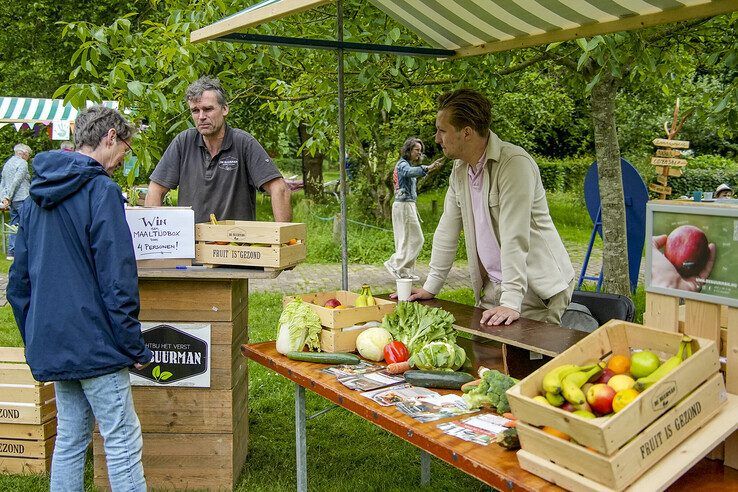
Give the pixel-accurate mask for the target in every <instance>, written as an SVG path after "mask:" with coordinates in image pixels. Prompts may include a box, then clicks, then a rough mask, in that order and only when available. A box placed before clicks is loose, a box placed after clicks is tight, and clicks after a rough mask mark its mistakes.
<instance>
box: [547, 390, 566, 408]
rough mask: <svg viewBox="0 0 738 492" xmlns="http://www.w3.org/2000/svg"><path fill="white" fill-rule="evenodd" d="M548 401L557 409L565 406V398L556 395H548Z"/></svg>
mask: <svg viewBox="0 0 738 492" xmlns="http://www.w3.org/2000/svg"><path fill="white" fill-rule="evenodd" d="M546 400H547V401H548V402H549V403H550V404H551V405H553V406H555V407H560V406H561V405H563V404H564V397H563V396H561V395H558V394H556V393H546Z"/></svg>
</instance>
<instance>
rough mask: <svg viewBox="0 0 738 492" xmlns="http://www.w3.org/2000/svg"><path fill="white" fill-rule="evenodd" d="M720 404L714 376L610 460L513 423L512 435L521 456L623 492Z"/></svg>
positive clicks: (720, 388) (719, 381)
mask: <svg viewBox="0 0 738 492" xmlns="http://www.w3.org/2000/svg"><path fill="white" fill-rule="evenodd" d="M726 401H727V393H726V391H725V384H724V383H723V378H722V376H721V375H720V374H714V375H713V376H712V377H711V378H710V379H709V380H708V381H707V382H706V383H705V384H703V385H700V386H699V387H698V388H697V389H696V390H694V391H693V392H692V393H690V394H689V395H687V396H686V397H685V398H683V399H682V400H681V401H679V403H677V404H676V405H675V406H674V407H672V408H671V410H669V411H667V412H666V413H665V414H663V415H662V416H661V417H659V418H658V419H657V420H656V421H655V422H653V423H652V424H651V425H650V426H648V427H647V428H646V429H644V430H643V431H642V432H640V433H639V434H637V435H636V436H635V438H634V439H633V440H631V441H630V442H628V443H627V444H625V445H624V446H623V447H622V448H620V449H619V450H618V451H617V452H616V453H615V454H613V455H612V456H606V455H604V454H600V453H597V452H594V451H592V450H590V449H587V448H585V447H584V446H581V445H579V444H575V443H572V442H569V441H565V440H563V439H561V438H559V437H556V436H552V435H551V434H547V433H545V432H543V431H542V430H540V429H538V428H536V427H533V426H531V425H529V424H526V423H523V422H519V423H518V435H519V436H520V445H521V448H522V449H523V450H524V451H525V452H527V453H530V454H532V455H534V456H535V457H537V458H541V459H544V460H547V461H550V462H553V463H556V464H558V465H559V466H562V467H564V468H566V469H568V470H571V471H573V472H576V473H578V474H581V475H582V476H583V477H586V478H587V479H590V480H593V481H595V482H597V483H599V484H602V485H604V486H605V487H607V488H608V489H612V490H623V489H624V488H625V487H627V486H628V485H630V484H631V483H633V482H634V481H635V480H636V479H637V478H638V477H639V476H640V475H642V474H643V473H645V472H646V471H647V470H648V469H650V468H651V467H652V466H653V465H654V464H656V463H658V462H659V461H660V460H661V459H662V458H664V457H665V456H666V455H667V454H669V452H670V451H671V450H673V449H674V448H675V447H676V446H677V445H679V444H680V443H681V442H682V441H684V440H685V439H687V438H688V437H689V436H690V435H692V434H693V433H694V432H695V431H696V430H697V429H699V428H700V427H702V426H703V425H704V424H706V423H707V422H708V421H709V420H710V419H712V417H713V416H715V414H717V413H718V412H719V410H720V409H721V407H722V406H723V404H725V402H726ZM520 465H521V467H522V468H523V469H526V470H528V471H530V472H532V473H535V472H536V471H537V468H536V467H535V466H533V467H529V466H528V461H527V460H525V459H521V460H520ZM582 482H583V483H586V481H584V480H583V481H582Z"/></svg>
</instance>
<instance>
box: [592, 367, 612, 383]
mask: <svg viewBox="0 0 738 492" xmlns="http://www.w3.org/2000/svg"><path fill="white" fill-rule="evenodd" d="M614 375H615V373H614V372H613V370H612V369H605V370H603V371H602V374H600V377H598V378H597V380H596V381H595V383H597V384H607V382H608V381H609V380H610V378H611V377H613V376H614Z"/></svg>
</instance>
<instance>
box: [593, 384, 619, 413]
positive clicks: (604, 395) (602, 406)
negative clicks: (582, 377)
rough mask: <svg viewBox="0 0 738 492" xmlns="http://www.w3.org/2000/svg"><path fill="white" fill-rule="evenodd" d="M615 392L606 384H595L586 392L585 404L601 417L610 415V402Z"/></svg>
mask: <svg viewBox="0 0 738 492" xmlns="http://www.w3.org/2000/svg"><path fill="white" fill-rule="evenodd" d="M613 398H615V390H614V389H612V388H611V387H609V386H608V385H606V384H602V383H599V384H595V385H594V386H592V387H591V388H589V391H587V403H589V405H590V406H591V407H592V409H593V410H594V411H595V412H597V413H599V414H602V415H607V414H608V413H612V400H613Z"/></svg>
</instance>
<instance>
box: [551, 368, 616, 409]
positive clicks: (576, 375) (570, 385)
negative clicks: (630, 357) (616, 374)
mask: <svg viewBox="0 0 738 492" xmlns="http://www.w3.org/2000/svg"><path fill="white" fill-rule="evenodd" d="M605 365H606V364H605V363H604V362H600V363H599V364H597V365H596V366H594V367H593V368H592V369H590V370H589V371H577V372H573V373H571V374H569V375H568V376H566V377H565V378H564V379H562V380H561V394H562V395H564V398H565V399H566V401H568V402H569V403H571V404H572V405H583V404H584V403H585V402H586V401H587V399H586V398H585V397H584V391H582V386H583V385H584V383H586V382H587V381H589V380H590V379H591V378H594V377H597V376H598V375H599V374H600V373H601V372H602V370H603V369H604V368H605Z"/></svg>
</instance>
